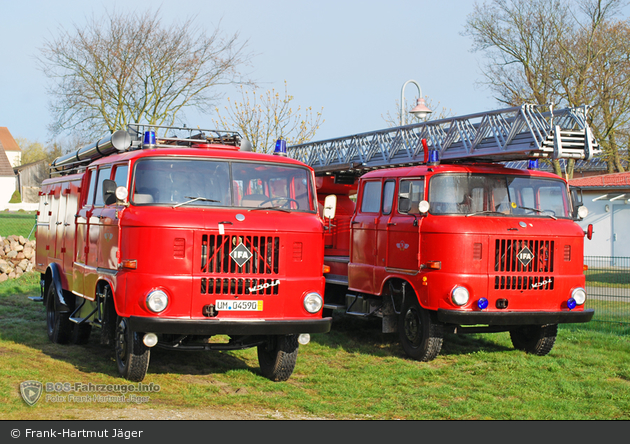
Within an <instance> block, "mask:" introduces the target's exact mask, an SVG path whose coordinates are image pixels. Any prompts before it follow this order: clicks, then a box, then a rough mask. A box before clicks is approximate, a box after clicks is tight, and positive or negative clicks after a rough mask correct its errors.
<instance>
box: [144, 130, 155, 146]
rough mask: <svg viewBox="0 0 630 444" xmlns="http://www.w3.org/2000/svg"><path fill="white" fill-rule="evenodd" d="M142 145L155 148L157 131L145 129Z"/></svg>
mask: <svg viewBox="0 0 630 444" xmlns="http://www.w3.org/2000/svg"><path fill="white" fill-rule="evenodd" d="M142 145H144V146H146V147H147V148H153V146H154V145H155V132H154V131H145V133H144V142H143V143H142Z"/></svg>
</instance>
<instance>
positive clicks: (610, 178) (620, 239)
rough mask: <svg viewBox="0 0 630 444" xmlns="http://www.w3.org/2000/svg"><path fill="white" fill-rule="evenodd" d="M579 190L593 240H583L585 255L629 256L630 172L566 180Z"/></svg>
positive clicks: (582, 222) (584, 223) (586, 224)
mask: <svg viewBox="0 0 630 444" xmlns="http://www.w3.org/2000/svg"><path fill="white" fill-rule="evenodd" d="M569 185H571V186H576V187H579V188H581V189H582V192H583V203H584V205H585V206H586V208H588V211H589V214H588V216H587V217H586V218H585V219H584V220H582V221H579V222H578V224H579V225H580V226H581V227H582V228H584V230H586V229H587V227H588V225H589V224H593V238H592V239H591V240H588V239H586V238H584V255H585V256H607V257H630V172H628V173H616V174H605V175H602V176H589V177H582V178H579V179H573V180H570V181H569Z"/></svg>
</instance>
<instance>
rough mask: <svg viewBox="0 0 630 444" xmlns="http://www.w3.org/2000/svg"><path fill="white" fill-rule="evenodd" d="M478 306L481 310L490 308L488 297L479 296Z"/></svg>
mask: <svg viewBox="0 0 630 444" xmlns="http://www.w3.org/2000/svg"><path fill="white" fill-rule="evenodd" d="M477 307H479V310H485V309H486V308H488V299H486V298H479V300H478V301H477Z"/></svg>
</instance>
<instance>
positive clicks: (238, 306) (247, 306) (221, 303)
mask: <svg viewBox="0 0 630 444" xmlns="http://www.w3.org/2000/svg"><path fill="white" fill-rule="evenodd" d="M215 307H216V309H217V310H219V311H221V310H228V311H230V310H231V311H262V309H263V301H230V300H227V301H226V300H218V301H216V303H215Z"/></svg>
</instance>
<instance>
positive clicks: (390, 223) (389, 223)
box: [387, 222, 396, 227]
mask: <svg viewBox="0 0 630 444" xmlns="http://www.w3.org/2000/svg"><path fill="white" fill-rule="evenodd" d="M391 225H396V222H387V226H388V227H389V226H391Z"/></svg>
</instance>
